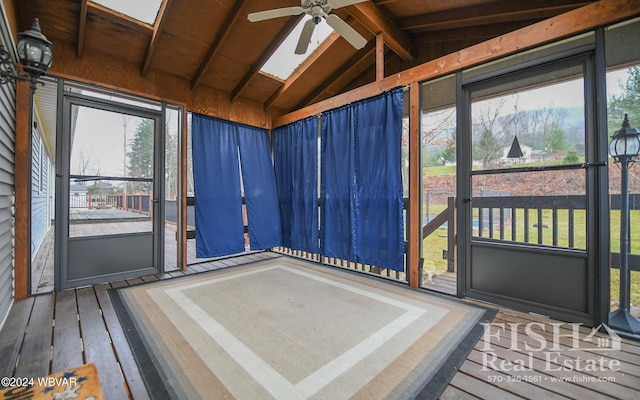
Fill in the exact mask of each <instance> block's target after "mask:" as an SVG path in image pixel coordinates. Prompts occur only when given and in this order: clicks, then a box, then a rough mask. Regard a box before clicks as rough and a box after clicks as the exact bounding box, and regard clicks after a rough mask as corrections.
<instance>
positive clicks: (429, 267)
mask: <svg viewBox="0 0 640 400" xmlns="http://www.w3.org/2000/svg"><path fill="white" fill-rule="evenodd" d="M445 207H446V205H444V204H429V212H430V214H431V215H430V216H431V217H434V216H436V215H437V214H438V213H440V212H441V211H443V210H444V209H445ZM474 217H477V211H476V215H474ZM585 219H586V213H585V212H584V211H576V212H575V214H574V231H575V237H574V246H573V247H574V248H577V249H586V235H587V232H586V222H585ZM516 221H517V228H516V233H517V234H516V241H517V242H524V229H523V228H524V210H517V213H516ZM537 222H538V215H537V211H536V210H531V211H530V212H529V237H530V242H537V238H538V228H536V227H533V224H535V223H537ZM542 222H543V226H544V225H547V226H548V227H549V228H543V244H546V245H550V246H551V245H553V237H552V212H551V210H544V211H543V215H542ZM568 223H569V218H568V212H567V211H566V210H559V211H558V246H561V247H568V243H569V238H568V228H567V227H568ZM630 227H631V228H630V231H631V232H630V234H631V254H640V211H632V212H631V222H630ZM447 229H448V228H442V227H441V228H440V229H437V230H436V231H435V232H433V233H432V234H431V235H429V236H428V237H426V238H424V239H423V242H422V256H423V258H424V265H423V269H424V271H432V272H435V273H441V272H444V271H446V269H447V261H446V260H444V259H443V258H442V251H443V250H445V249H447ZM494 229H495V230H494V237H495V238H499V232H498V230H497V228H494ZM619 232H620V212H619V211H617V210H613V211H611V251H612V252H614V253H617V252H619V251H620V242H619V240H618V238H619ZM474 235H477V230H476V231H475V232H474ZM487 235H488V233H487V231H486V230H485V233H484V234H483V236H487ZM504 235H505V240H510V239H511V224H510V223H509V224H508V226H505V230H504ZM610 276H611V278H610V279H611V303H612V304H617V302H618V296H619V293H620V290H619V285H620V278H619V271H618V270H617V269H611V275H610ZM631 302H632V305H634V306H640V272H632V273H631Z"/></svg>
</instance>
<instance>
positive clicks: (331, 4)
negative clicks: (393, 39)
mask: <svg viewBox="0 0 640 400" xmlns="http://www.w3.org/2000/svg"><path fill="white" fill-rule="evenodd" d="M364 1H366V0H301V1H300V7H284V8H276V9H273V10H266V11H258V12H253V13H250V14H249V15H247V19H249V21H251V22H257V21H264V20H267V19H272V18H279V17H286V16H291V15H300V14H302V13H306V14H309V15H311V19H310V20H308V21H307V22H306V23H305V24H304V27H303V28H302V34H300V39H298V45H297V46H296V54H304V53H306V52H307V48H308V47H309V42H310V41H311V35H312V34H313V30H314V29H315V27H316V25H317V24H319V23H320V22H321V21H322V19H323V18H324V19H325V20H326V21H327V24H329V26H330V27H332V28H333V29H334V30H335V31H336V32H338V33H339V34H340V35H341V36H342V37H343V38H345V40H346V41H347V42H349V43H350V44H351V45H352V46H353V47H355V48H356V49H361V48H363V47H364V46H365V45H366V44H367V40H366V39H365V38H363V37H362V35H360V34H359V33H358V32H357V31H356V30H355V29H353V28H352V27H351V26H350V25H349V24H347V23H346V22H344V21H343V20H342V19H341V18H340V17H338V16H337V15H335V14H329V13H330V12H331V10H332V9H335V8H340V7H345V6H350V5H352V4H356V3H362V2H364Z"/></svg>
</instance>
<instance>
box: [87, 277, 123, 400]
mask: <svg viewBox="0 0 640 400" xmlns="http://www.w3.org/2000/svg"><path fill="white" fill-rule="evenodd" d="M76 293H77V297H78V314H79V315H80V328H81V332H82V341H83V343H84V352H85V361H86V362H88V363H89V362H95V363H96V364H97V366H98V374H99V376H100V383H101V385H102V391H103V393H104V398H105V399H113V400H120V399H126V398H129V394H128V390H127V388H126V387H125V384H124V382H123V381H122V373H121V372H120V366H119V364H118V362H117V360H116V356H115V354H114V352H113V347H112V346H111V340H110V338H109V333H108V332H107V328H106V326H105V324H104V320H103V319H102V310H101V309H100V307H99V306H98V300H97V299H96V295H95V292H94V290H93V287H87V288H82V289H78V290H77V291H76Z"/></svg>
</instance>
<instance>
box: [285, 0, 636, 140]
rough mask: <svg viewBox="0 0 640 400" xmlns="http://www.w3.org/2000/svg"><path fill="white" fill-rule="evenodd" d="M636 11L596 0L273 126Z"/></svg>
mask: <svg viewBox="0 0 640 400" xmlns="http://www.w3.org/2000/svg"><path fill="white" fill-rule="evenodd" d="M638 15H640V3H638V1H637V0H600V1H596V2H594V3H591V4H589V5H587V6H584V7H580V8H577V9H575V10H571V11H569V12H567V13H564V14H561V15H557V16H555V17H553V18H549V19H548V20H544V21H541V22H538V23H536V24H533V25H529V26H526V27H524V28H521V29H519V30H517V31H514V32H510V33H508V34H506V35H503V36H500V37H497V38H493V39H490V40H487V41H485V42H482V43H478V44H476V45H473V46H471V47H468V48H466V49H463V50H460V51H457V52H455V53H450V54H447V55H445V56H442V57H440V58H438V59H435V60H431V61H428V62H426V63H424V64H420V65H417V66H415V67H412V68H409V69H407V70H404V71H402V72H399V73H397V74H393V75H390V76H388V77H386V78H384V79H383V80H382V81H381V82H372V83H369V84H367V85H364V86H362V87H360V88H358V89H354V90H351V91H349V92H345V93H342V94H340V95H338V96H335V97H332V98H330V99H326V100H323V101H320V102H318V103H315V104H312V105H310V106H308V107H305V108H303V109H299V110H295V111H293V112H290V113H288V114H285V115H282V116H280V117H277V118H276V119H274V120H273V124H272V128H276V127H278V126H282V125H286V124H288V123H290V122H293V121H298V120H300V119H303V118H307V117H309V116H312V115H317V114H318V113H321V112H324V111H327V110H331V109H333V108H337V107H341V106H343V105H345V104H349V103H352V102H354V101H358V100H361V99H365V98H367V97H372V96H376V95H378V94H380V93H383V92H385V91H387V90H390V89H392V88H394V87H397V86H405V85H409V84H412V83H414V82H420V81H425V80H428V79H433V78H438V77H441V76H444V75H447V74H450V73H452V72H455V71H460V70H462V69H464V68H467V67H470V66H474V65H478V64H481V63H486V62H489V61H491V60H495V59H498V58H500V57H504V56H508V55H510V54H514V53H517V52H520V51H524V50H527V49H530V48H533V47H536V46H539V45H541V44H545V43H550V42H552V41H555V40H560V39H564V38H566V37H569V36H571V35H574V34H579V33H583V32H586V31H589V30H592V29H595V28H597V27H600V26H604V25H608V24H612V23H615V22H618V21H622V20H625V19H628V18H633V17H637V16H638Z"/></svg>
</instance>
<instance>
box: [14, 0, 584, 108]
mask: <svg viewBox="0 0 640 400" xmlns="http://www.w3.org/2000/svg"><path fill="white" fill-rule="evenodd" d="M592 2H593V0H591V1H588V0H528V1H512V0H497V1H496V0H449V1H442V0H372V1H367V2H364V3H360V4H355V5H351V6H347V7H344V8H340V9H337V10H334V13H336V14H338V15H339V16H340V17H341V18H343V19H344V20H346V21H347V22H348V23H349V24H350V25H351V26H352V27H353V28H355V30H357V31H358V32H359V33H360V34H362V35H363V36H364V37H365V38H366V39H367V40H368V44H367V46H365V47H364V48H363V49H361V50H359V51H358V50H356V49H354V48H353V47H351V46H350V45H349V44H348V43H347V42H346V41H345V40H344V39H342V38H341V37H340V36H339V35H337V34H335V33H333V34H331V35H330V36H329V38H328V39H327V41H326V42H324V43H323V44H322V45H321V46H319V47H318V49H317V50H316V51H315V52H314V53H313V54H311V55H310V57H309V58H308V59H307V61H305V62H304V63H303V64H302V65H301V66H300V67H299V68H298V69H297V70H296V71H295V72H294V73H293V74H292V75H291V76H290V77H289V78H288V79H287V80H286V81H283V80H281V79H278V78H276V77H274V76H271V75H268V74H265V73H263V72H261V71H260V69H261V67H262V65H263V64H264V63H265V62H266V61H267V60H268V58H269V57H270V56H271V54H272V53H273V52H274V51H275V49H276V48H277V47H278V46H279V44H280V43H281V42H282V41H283V40H284V38H285V37H286V36H287V35H288V34H289V32H290V31H291V30H292V29H293V27H294V26H295V25H296V23H297V22H298V21H299V20H300V18H308V17H307V16H300V17H283V18H277V19H272V20H268V21H262V22H256V23H251V22H249V21H248V20H247V17H246V16H247V14H248V13H250V12H254V11H262V10H265V9H271V8H278V7H288V6H297V5H300V1H299V0H266V1H265V0H163V3H162V5H161V7H160V11H159V12H158V17H157V19H156V21H155V23H154V24H153V25H149V24H146V23H143V22H139V21H137V20H135V19H133V18H130V17H127V16H125V15H122V14H119V13H117V12H115V11H112V10H110V9H108V8H106V7H103V6H101V5H98V4H96V3H93V2H91V1H88V0H20V1H16V2H15V4H16V9H17V14H18V18H19V24H20V26H19V27H18V31H23V30H25V29H28V28H29V27H30V26H31V23H32V21H33V19H34V18H36V17H38V18H40V25H41V27H42V30H43V33H44V34H45V35H47V37H48V38H49V39H50V40H51V41H52V42H53V43H54V67H55V46H56V42H60V41H62V42H67V43H70V44H71V45H72V46H73V47H74V48H75V49H76V57H77V58H79V59H80V58H83V57H89V56H91V54H92V53H95V52H99V53H103V54H106V55H108V56H110V57H112V58H114V59H123V60H126V61H128V62H132V63H135V65H137V66H139V69H140V74H141V75H142V76H144V75H146V74H147V73H149V71H150V70H158V71H162V72H165V73H170V74H174V75H177V76H179V77H181V78H183V79H186V80H188V81H190V82H191V87H192V88H195V87H197V86H198V85H207V86H210V87H212V88H215V89H218V90H221V91H223V92H226V93H229V96H230V98H231V99H232V100H235V99H237V98H238V97H246V98H249V99H252V100H256V101H258V102H261V103H263V104H264V105H265V109H268V108H270V107H276V108H277V109H279V110H282V111H283V112H289V111H292V110H295V109H298V108H301V107H304V106H306V105H309V104H313V103H315V102H317V101H320V100H323V99H326V98H329V97H331V96H334V95H336V94H339V93H342V92H344V91H347V90H350V89H352V88H355V87H358V86H361V85H363V84H366V83H369V82H372V81H374V80H375V79H376V40H380V39H379V38H378V39H377V37H379V35H380V34H381V35H382V40H384V44H385V47H384V49H385V51H384V54H385V57H384V60H385V63H384V76H389V75H391V74H393V73H397V72H399V71H401V70H403V69H406V68H408V67H412V66H414V65H416V64H420V63H424V62H426V61H429V60H431V59H434V58H437V57H440V56H442V55H445V54H448V53H451V52H455V51H457V50H460V49H462V48H465V47H468V46H470V45H473V44H475V43H478V42H481V41H484V40H487V39H489V38H492V37H496V36H499V35H501V34H504V33H507V32H510V31H513V30H516V29H518V28H521V27H523V26H526V25H529V24H532V23H535V22H538V21H540V20H543V19H546V18H549V17H552V16H555V15H558V14H561V13H564V12H566V11H569V10H572V9H574V8H577V7H580V6H583V5H586V4H588V3H592ZM379 49H381V48H380V47H379ZM378 73H380V69H378Z"/></svg>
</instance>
